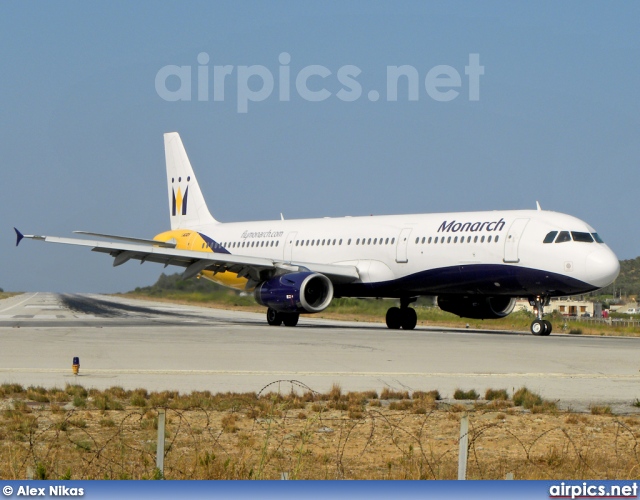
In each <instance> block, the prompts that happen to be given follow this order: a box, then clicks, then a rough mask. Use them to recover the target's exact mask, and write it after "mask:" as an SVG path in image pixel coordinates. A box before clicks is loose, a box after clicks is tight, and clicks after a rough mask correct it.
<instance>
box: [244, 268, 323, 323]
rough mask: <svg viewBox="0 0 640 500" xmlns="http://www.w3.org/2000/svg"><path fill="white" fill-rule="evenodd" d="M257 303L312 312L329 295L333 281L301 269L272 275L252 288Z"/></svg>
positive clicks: (299, 311) (300, 311)
mask: <svg viewBox="0 0 640 500" xmlns="http://www.w3.org/2000/svg"><path fill="white" fill-rule="evenodd" d="M254 296H255V298H256V301H257V302H258V304H261V305H263V306H266V307H270V308H271V309H275V310H276V311H278V312H284V313H294V312H298V313H305V312H307V313H316V312H320V311H322V310H324V309H326V308H327V307H328V306H329V304H330V303H331V300H332V299H333V284H332V283H331V280H330V279H329V278H327V277H326V276H325V275H323V274H319V273H312V272H302V273H289V274H283V275H281V276H275V277H273V278H271V279H269V280H267V281H264V282H262V283H260V284H259V285H258V286H257V287H256V289H255V292H254Z"/></svg>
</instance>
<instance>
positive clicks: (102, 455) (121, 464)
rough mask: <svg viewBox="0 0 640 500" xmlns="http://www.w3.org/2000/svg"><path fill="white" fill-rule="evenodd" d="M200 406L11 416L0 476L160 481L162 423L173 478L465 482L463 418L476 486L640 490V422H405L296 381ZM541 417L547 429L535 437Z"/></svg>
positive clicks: (494, 414) (415, 410)
mask: <svg viewBox="0 0 640 500" xmlns="http://www.w3.org/2000/svg"><path fill="white" fill-rule="evenodd" d="M274 388H277V391H275V392H273V391H271V389H274ZM287 389H288V390H289V392H285V391H286V390H287ZM300 392H302V394H301V395H300V394H299V393H300ZM283 394H284V395H283ZM207 397H208V396H207ZM214 397H215V396H213V395H212V398H214ZM194 401H195V402H192V404H186V403H185V402H184V401H180V402H175V401H174V402H172V401H167V402H165V403H164V404H154V405H151V404H149V402H148V401H146V402H145V404H144V406H140V407H134V408H132V407H127V408H124V409H109V408H108V407H107V405H105V407H104V408H102V409H100V408H82V407H69V406H67V407H65V408H63V407H59V406H56V405H53V406H52V405H51V404H47V403H42V404H41V405H40V406H38V407H35V408H31V407H26V406H22V407H20V405H15V406H16V408H7V409H5V410H3V411H2V412H1V416H0V477H1V478H2V479H26V478H28V477H29V476H33V477H35V478H40V479H58V478H73V479H102V478H108V479H126V478H131V479H145V478H146V479H152V478H157V477H160V476H159V471H157V470H156V469H155V464H156V438H157V426H158V412H159V410H164V412H165V415H166V422H167V426H166V438H167V439H166V445H165V450H164V458H165V460H164V463H165V469H164V471H163V472H164V475H163V477H165V478H169V479H253V478H256V479H264V478H268V479H273V478H279V477H280V475H281V474H282V473H283V472H286V473H287V474H288V475H289V477H290V478H291V479H323V478H327V479H361V478H372V479H394V478H397V479H453V478H455V477H457V476H456V471H457V459H458V449H459V439H460V436H459V419H460V416H461V415H462V414H463V412H466V413H467V414H468V415H469V421H470V427H469V432H468V437H469V440H468V449H469V452H470V459H469V463H468V477H470V478H478V479H499V478H503V477H504V475H505V474H506V473H507V472H513V473H514V475H515V477H516V478H519V479H525V478H530V479H587V478H594V479H640V456H639V454H640V449H639V444H638V439H639V437H640V418H638V417H626V420H625V417H617V416H599V417H598V416H591V415H577V416H576V414H567V413H559V412H556V413H552V414H550V415H544V414H532V413H523V412H522V411H521V410H519V409H514V408H513V407H510V406H509V405H510V404H511V403H506V402H503V403H501V404H495V403H493V404H491V403H489V404H477V403H476V404H466V405H461V404H460V403H451V404H449V403H443V402H437V401H434V400H432V399H423V400H420V399H414V400H406V401H405V402H404V403H402V401H400V403H402V404H399V403H398V401H396V403H398V404H397V406H399V407H402V406H403V405H404V409H395V408H392V403H394V402H393V401H391V402H390V401H385V402H384V403H385V404H383V402H380V401H379V400H375V399H371V398H369V399H368V398H367V397H366V394H365V393H347V394H342V393H341V392H340V391H339V390H336V391H335V392H334V393H330V394H329V395H327V394H321V393H319V392H317V391H314V390H313V389H312V388H310V387H309V386H307V385H306V384H304V383H302V382H300V381H297V380H278V381H274V382H271V383H270V384H267V385H266V386H264V387H263V388H262V389H261V390H260V391H259V392H258V393H255V394H252V393H250V394H244V395H234V396H229V397H228V398H227V399H224V398H221V399H218V400H215V401H214V400H213V399H211V398H210V399H207V398H206V397H204V396H203V399H202V400H200V401H198V400H197V398H194ZM212 401H214V402H212ZM371 401H374V402H376V405H375V406H372V405H371ZM518 413H523V414H522V415H519V416H517V415H516V414H518ZM516 416H517V417H518V418H515V417H516ZM512 417H513V418H512ZM543 417H544V418H546V419H547V420H548V421H549V422H547V423H546V424H544V425H545V427H544V429H542V428H540V429H537V430H536V428H537V426H538V425H542V424H543V422H542V420H543ZM538 420H540V422H538Z"/></svg>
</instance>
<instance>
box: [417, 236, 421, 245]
mask: <svg viewBox="0 0 640 500" xmlns="http://www.w3.org/2000/svg"><path fill="white" fill-rule="evenodd" d="M419 241H420V236H418V237H417V238H416V245H417V244H418V242H419Z"/></svg>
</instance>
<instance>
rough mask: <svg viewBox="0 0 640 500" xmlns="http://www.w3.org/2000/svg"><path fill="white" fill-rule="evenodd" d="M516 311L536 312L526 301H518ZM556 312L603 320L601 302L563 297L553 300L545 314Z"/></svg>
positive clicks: (546, 307) (546, 308) (545, 309)
mask: <svg viewBox="0 0 640 500" xmlns="http://www.w3.org/2000/svg"><path fill="white" fill-rule="evenodd" d="M514 310H515V311H519V310H525V311H529V312H534V311H533V307H532V306H531V305H530V304H529V301H528V300H526V299H518V300H517V301H516V307H515V309H514ZM554 311H558V312H559V313H560V314H562V315H563V316H574V317H591V318H594V317H595V318H601V317H602V304H601V303H599V302H589V301H587V300H580V299H578V298H571V297H563V298H559V299H552V300H551V303H550V304H549V305H548V306H545V308H544V312H545V314H548V313H552V312H554Z"/></svg>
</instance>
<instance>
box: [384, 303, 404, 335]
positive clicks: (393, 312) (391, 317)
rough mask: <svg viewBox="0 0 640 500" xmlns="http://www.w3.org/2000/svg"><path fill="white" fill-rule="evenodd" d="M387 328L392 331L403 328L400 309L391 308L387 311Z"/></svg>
mask: <svg viewBox="0 0 640 500" xmlns="http://www.w3.org/2000/svg"><path fill="white" fill-rule="evenodd" d="M386 321H387V328H389V329H390V330H399V329H400V327H401V326H402V312H401V311H400V308H399V307H390V308H389V310H388V311H387V317H386Z"/></svg>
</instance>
